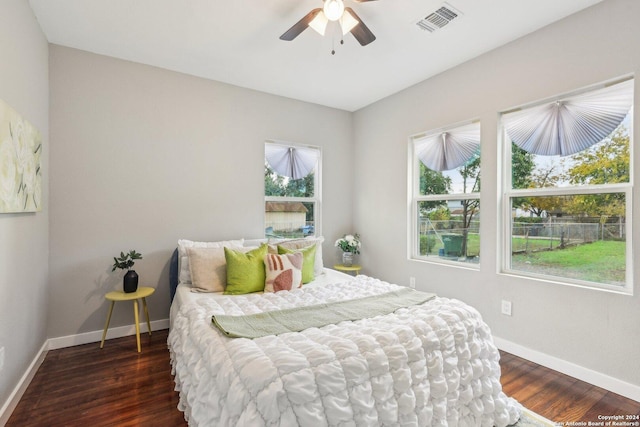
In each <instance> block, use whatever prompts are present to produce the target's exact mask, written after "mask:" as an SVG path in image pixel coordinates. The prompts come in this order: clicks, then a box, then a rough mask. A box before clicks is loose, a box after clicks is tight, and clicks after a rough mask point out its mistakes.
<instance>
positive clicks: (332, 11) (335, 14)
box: [322, 0, 344, 21]
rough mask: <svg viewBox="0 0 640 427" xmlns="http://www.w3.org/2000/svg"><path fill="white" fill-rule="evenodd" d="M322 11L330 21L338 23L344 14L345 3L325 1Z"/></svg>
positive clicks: (335, 0) (337, 0) (332, 0)
mask: <svg viewBox="0 0 640 427" xmlns="http://www.w3.org/2000/svg"><path fill="white" fill-rule="evenodd" d="M322 10H323V11H324V15H325V16H326V17H327V19H328V20H329V21H337V20H338V19H340V17H341V16H342V15H343V14H344V2H343V1H342V0H325V2H324V6H323V8H322Z"/></svg>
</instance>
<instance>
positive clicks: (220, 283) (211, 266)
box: [186, 248, 227, 292]
mask: <svg viewBox="0 0 640 427" xmlns="http://www.w3.org/2000/svg"><path fill="white" fill-rule="evenodd" d="M186 249H187V255H188V257H189V272H190V273H191V282H192V284H191V291H192V292H224V288H225V286H226V284H227V262H226V259H225V257H224V248H186Z"/></svg>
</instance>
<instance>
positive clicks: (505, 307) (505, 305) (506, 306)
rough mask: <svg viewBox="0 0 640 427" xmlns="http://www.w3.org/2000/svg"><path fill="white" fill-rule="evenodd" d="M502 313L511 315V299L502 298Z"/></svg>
mask: <svg viewBox="0 0 640 427" xmlns="http://www.w3.org/2000/svg"><path fill="white" fill-rule="evenodd" d="M502 314H504V315H505V316H511V301H506V300H502Z"/></svg>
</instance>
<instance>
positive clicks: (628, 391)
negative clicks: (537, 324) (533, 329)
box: [493, 337, 640, 402]
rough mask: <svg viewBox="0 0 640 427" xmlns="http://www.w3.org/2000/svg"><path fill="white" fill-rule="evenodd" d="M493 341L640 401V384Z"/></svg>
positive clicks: (514, 352)
mask: <svg viewBox="0 0 640 427" xmlns="http://www.w3.org/2000/svg"><path fill="white" fill-rule="evenodd" d="M493 341H494V343H495V344H496V346H497V347H498V348H499V349H500V350H504V351H506V352H507V353H511V354H513V355H516V356H518V357H522V358H523V359H527V360H530V361H531V362H534V363H537V364H538V365H542V366H545V367H547V368H549V369H553V370H554V371H558V372H561V373H563V374H565V375H569V376H570V377H573V378H577V379H579V380H581V381H584V382H587V383H589V384H592V385H595V386H597V387H600V388H603V389H605V390H609V391H611V392H613V393H616V394H619V395H621V396H624V397H626V398H629V399H632V400H635V401H637V402H640V386H637V385H635V384H630V383H628V382H626V381H623V380H620V379H618V378H614V377H611V376H609V375H605V374H603V373H600V372H597V371H594V370H591V369H588V368H585V367H583V366H580V365H576V364H575V363H571V362H567V361H566V360H562V359H559V358H557V357H554V356H550V355H548V354H546V353H542V352H539V351H536V350H532V349H530V348H527V347H524V346H522V345H520V344H516V343H513V342H511V341H508V340H505V339H502V338H498V337H494V338H493Z"/></svg>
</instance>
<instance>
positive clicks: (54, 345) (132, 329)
mask: <svg viewBox="0 0 640 427" xmlns="http://www.w3.org/2000/svg"><path fill="white" fill-rule="evenodd" d="M161 329H169V319H162V320H154V321H153V322H151V331H152V332H153V331H159V330H161ZM143 332H148V329H147V322H140V333H143ZM135 333H136V326H135V325H127V326H120V327H117V328H109V330H108V331H107V338H106V340H110V339H113V338H121V337H128V336H129V335H135ZM101 340H102V331H92V332H85V333H82V334H76V335H67V336H66V337H58V338H49V340H48V343H49V350H56V349H59V348H65V347H73V346H74V345H81V344H89V343H92V342H100V341H101Z"/></svg>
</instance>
